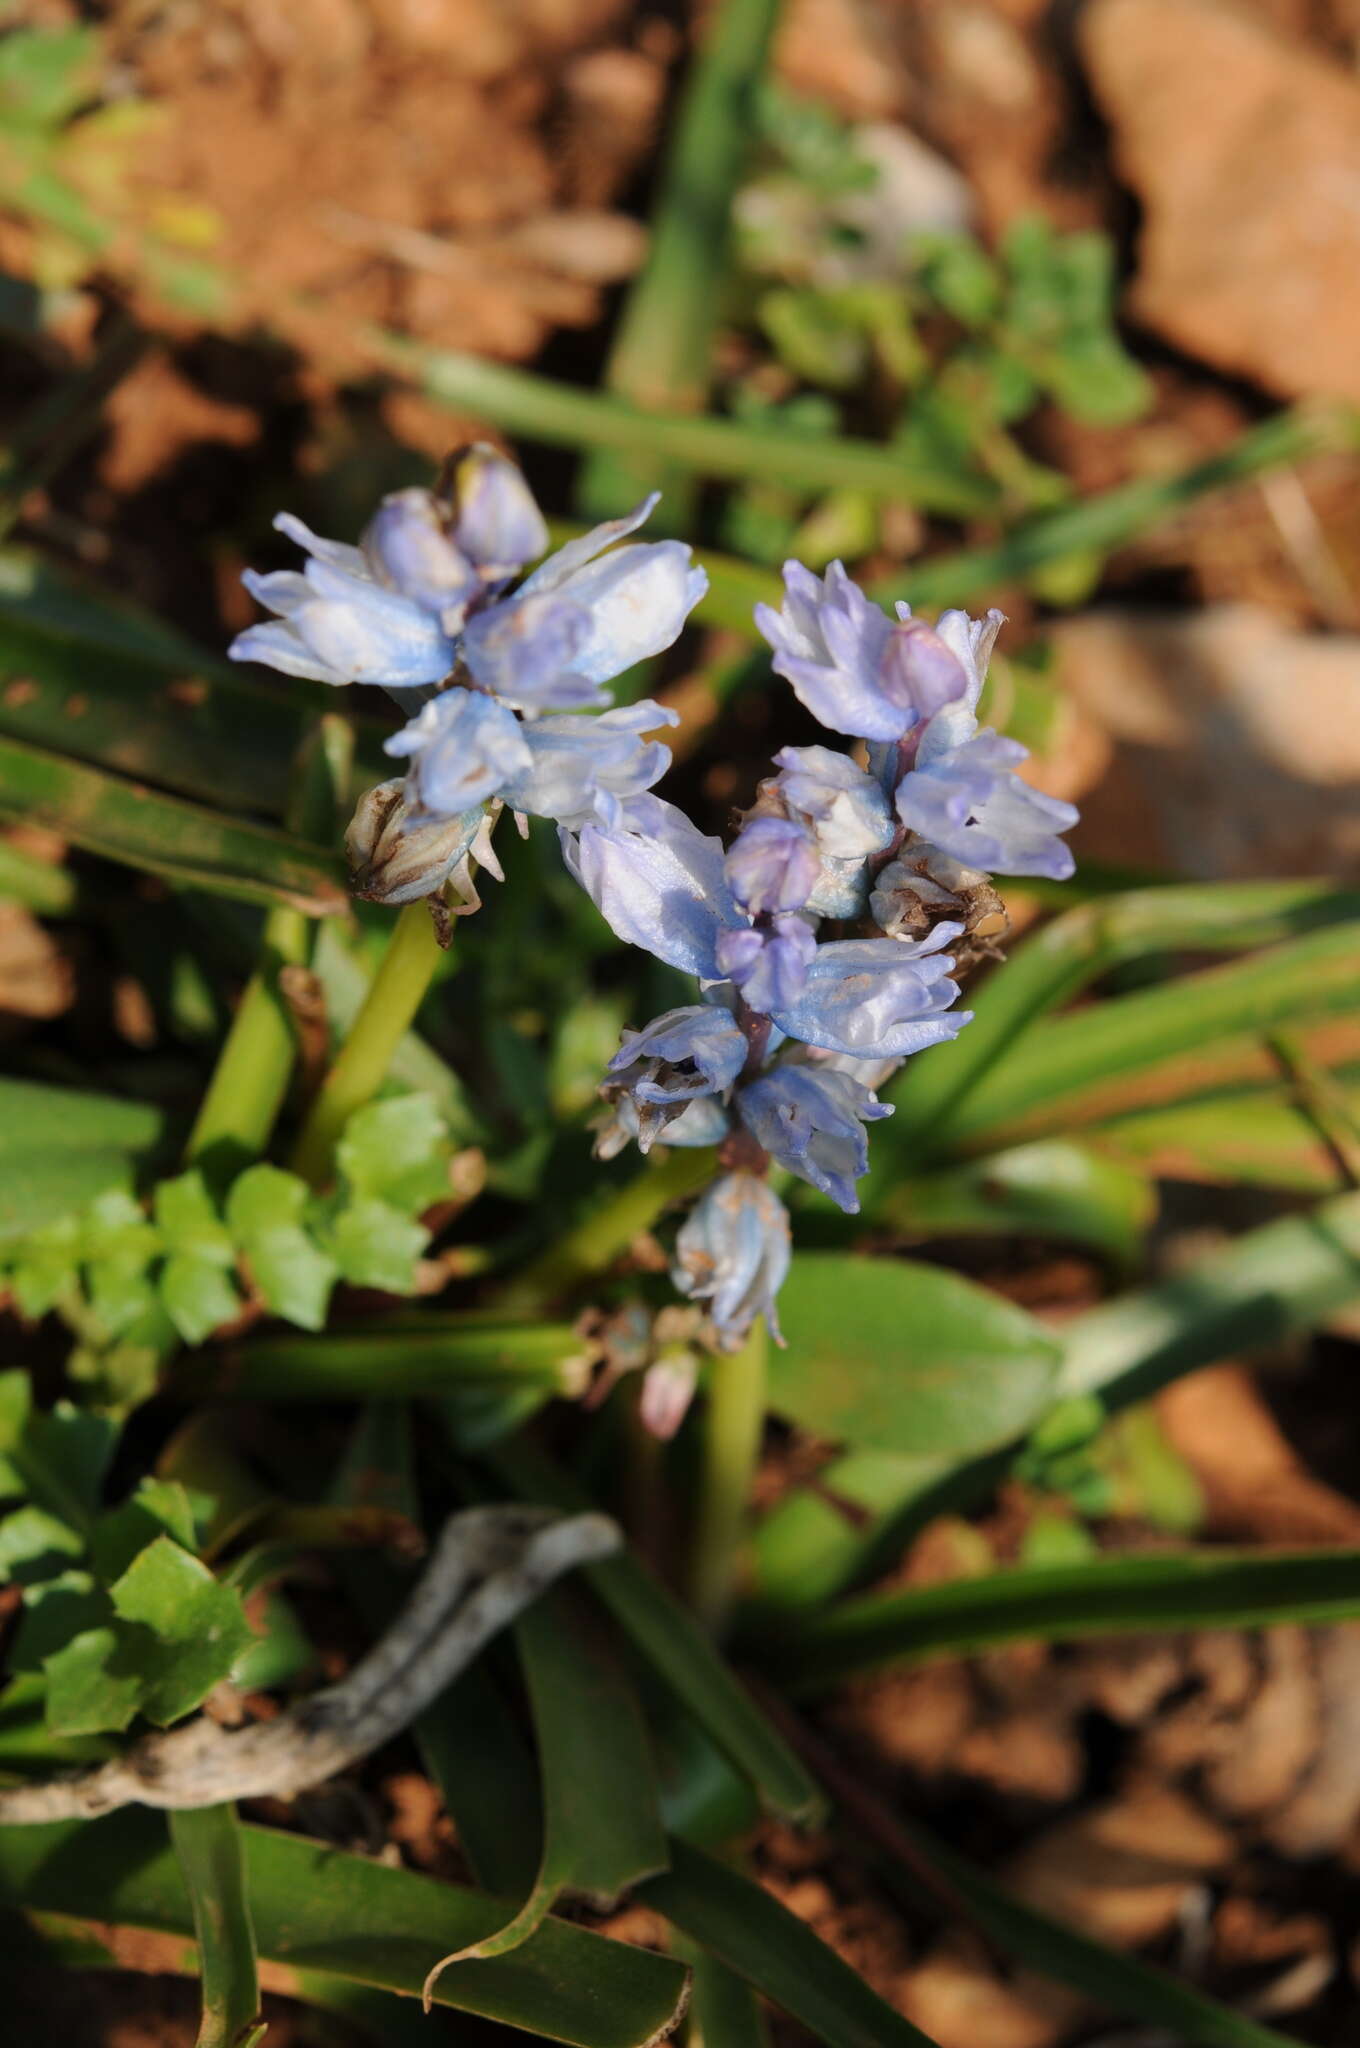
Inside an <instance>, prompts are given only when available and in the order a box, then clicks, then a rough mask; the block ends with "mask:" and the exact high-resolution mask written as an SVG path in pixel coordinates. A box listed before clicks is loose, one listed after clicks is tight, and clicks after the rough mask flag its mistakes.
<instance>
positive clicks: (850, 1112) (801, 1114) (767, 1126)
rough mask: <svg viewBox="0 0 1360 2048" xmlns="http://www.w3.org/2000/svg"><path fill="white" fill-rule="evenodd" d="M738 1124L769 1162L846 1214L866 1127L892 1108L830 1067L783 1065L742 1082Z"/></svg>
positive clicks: (861, 1166) (862, 1164)
mask: <svg viewBox="0 0 1360 2048" xmlns="http://www.w3.org/2000/svg"><path fill="white" fill-rule="evenodd" d="M737 1108H738V1111H739V1113H740V1115H741V1120H742V1122H743V1123H744V1124H745V1125H746V1128H747V1129H748V1130H749V1131H750V1133H751V1135H752V1137H753V1138H754V1139H755V1140H756V1143H757V1144H758V1145H760V1146H761V1147H762V1149H763V1150H764V1151H766V1152H768V1153H769V1155H770V1157H771V1158H772V1159H773V1160H775V1162H776V1163H777V1164H778V1165H780V1166H783V1167H787V1168H788V1170H789V1172H790V1173H796V1174H797V1175H798V1176H799V1177H800V1179H802V1180H805V1181H808V1182H809V1183H810V1184H811V1186H813V1187H814V1188H820V1189H821V1191H822V1193H823V1194H824V1195H829V1196H830V1197H831V1199H832V1201H833V1202H835V1203H837V1204H838V1205H839V1207H840V1208H842V1209H844V1210H845V1212H846V1214H847V1215H849V1216H854V1215H857V1214H858V1212H859V1198H858V1196H857V1195H856V1193H855V1182H856V1181H857V1180H858V1179H859V1177H860V1175H861V1174H863V1173H867V1172H868V1170H869V1141H868V1137H867V1135H866V1133H865V1130H864V1126H865V1124H866V1123H873V1122H876V1121H877V1120H878V1118H879V1117H885V1116H891V1115H892V1105H891V1104H890V1103H887V1102H880V1101H879V1100H878V1098H877V1097H876V1096H875V1095H874V1094H873V1093H872V1091H871V1090H870V1089H868V1088H866V1087H864V1086H863V1085H862V1083H861V1082H859V1081H857V1080H854V1079H853V1078H852V1077H851V1076H850V1075H849V1074H843V1073H838V1072H836V1071H835V1069H834V1068H828V1067H820V1066H817V1067H814V1066H794V1065H785V1066H781V1067H776V1068H775V1069H774V1071H773V1072H772V1073H769V1074H766V1075H764V1076H763V1078H761V1079H760V1080H757V1081H751V1082H748V1083H747V1085H746V1086H745V1087H744V1088H742V1089H741V1091H740V1092H739V1094H738V1097H737Z"/></svg>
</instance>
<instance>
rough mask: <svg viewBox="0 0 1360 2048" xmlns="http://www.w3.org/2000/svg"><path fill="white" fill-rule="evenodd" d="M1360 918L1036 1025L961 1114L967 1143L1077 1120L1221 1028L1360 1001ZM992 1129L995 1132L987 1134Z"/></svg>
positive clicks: (1227, 1030)
mask: <svg viewBox="0 0 1360 2048" xmlns="http://www.w3.org/2000/svg"><path fill="white" fill-rule="evenodd" d="M1356 933H1357V927H1356V923H1355V921H1354V919H1352V920H1351V921H1350V922H1348V923H1347V924H1343V925H1339V926H1334V927H1331V928H1329V929H1324V930H1322V931H1315V932H1309V933H1307V934H1306V935H1305V936H1304V937H1302V938H1298V939H1293V940H1290V941H1289V942H1288V943H1287V944H1285V945H1282V946H1271V947H1267V948H1265V949H1264V950H1263V951H1261V952H1259V953H1255V954H1253V955H1252V956H1251V957H1250V958H1249V959H1246V960H1236V961H1232V962H1231V963H1229V964H1228V965H1226V966H1223V967H1211V968H1206V969H1204V970H1203V971H1202V972H1200V973H1198V974H1190V975H1183V976H1180V977H1179V978H1177V979H1174V980H1172V981H1168V982H1163V983H1161V984H1160V985H1159V986H1158V987H1156V988H1149V989H1141V990H1139V991H1138V992H1137V993H1136V994H1134V995H1125V996H1116V997H1112V998H1108V999H1107V1000H1106V1001H1104V1002H1102V1003H1094V1004H1091V1005H1090V1006H1089V1007H1087V1008H1086V1009H1083V1010H1080V1011H1078V1012H1077V1013H1076V1014H1075V1015H1073V1016H1070V1017H1061V1018H1057V1019H1054V1020H1052V1021H1050V1023H1049V1024H1048V1025H1047V1027H1046V1028H1045V1029H1044V1030H1043V1031H1042V1032H1034V1033H1030V1034H1027V1035H1026V1036H1025V1037H1024V1038H1023V1039H1021V1040H1020V1041H1018V1042H1017V1043H1016V1044H1015V1045H1014V1046H1013V1047H1012V1048H1011V1050H1010V1051H1009V1052H1008V1053H1007V1054H1006V1056H1005V1057H1004V1058H1002V1059H999V1060H998V1061H997V1062H996V1063H995V1065H993V1066H992V1068H991V1069H990V1071H989V1072H988V1073H987V1074H986V1075H985V1077H983V1078H982V1079H980V1080H979V1082H978V1084H977V1086H976V1087H975V1088H974V1089H973V1090H972V1092H971V1094H970V1095H969V1097H968V1099H967V1100H966V1101H964V1102H962V1103H960V1105H959V1107H958V1109H957V1111H956V1112H955V1114H954V1116H953V1117H952V1119H951V1122H950V1126H949V1133H950V1139H951V1142H952V1143H954V1144H955V1145H962V1146H967V1147H969V1148H970V1149H973V1150H976V1149H977V1147H978V1145H979V1142H986V1143H988V1144H991V1143H993V1142H994V1141H995V1134H996V1133H997V1132H998V1131H1001V1130H1007V1131H1009V1130H1012V1129H1013V1130H1014V1131H1016V1133H1017V1134H1019V1135H1036V1136H1037V1135H1041V1134H1042V1133H1043V1132H1045V1131H1048V1130H1053V1129H1059V1128H1061V1129H1063V1130H1070V1128H1071V1125H1072V1123H1073V1121H1082V1120H1085V1121H1090V1120H1091V1119H1092V1117H1099V1116H1100V1115H1101V1114H1102V1113H1108V1109H1109V1108H1110V1106H1111V1105H1112V1100H1113V1101H1115V1102H1117V1084H1118V1083H1119V1082H1120V1081H1121V1080H1126V1079H1127V1078H1128V1077H1129V1076H1131V1075H1139V1076H1141V1075H1145V1074H1147V1073H1149V1072H1151V1071H1153V1070H1155V1069H1156V1068H1158V1067H1161V1066H1164V1065H1165V1064H1166V1063H1167V1062H1169V1061H1170V1060H1171V1059H1172V1058H1173V1057H1174V1056H1175V1055H1177V1054H1181V1053H1189V1052H1199V1051H1201V1050H1202V1049H1203V1048H1204V1047H1205V1046H1207V1045H1210V1044H1212V1043H1213V1041H1214V1040H1216V1039H1219V1038H1225V1039H1228V1038H1233V1037H1240V1036H1242V1035H1244V1034H1247V1035H1250V1036H1252V1037H1260V1036H1261V1035H1262V1034H1263V1033H1264V1032H1266V1031H1268V1030H1270V1029H1272V1028H1273V1027H1275V1026H1276V1025H1279V1024H1284V1023H1288V1022H1291V1021H1294V1020H1303V1019H1311V1018H1320V1017H1326V1016H1335V1015H1338V1014H1347V1013H1351V1014H1353V1013H1354V1012H1355V1011H1356V1010H1357V1009H1358V1008H1360V946H1357V943H1356ZM984 1133H986V1134H987V1136H986V1138H985V1140H984V1139H983V1138H982V1134H984Z"/></svg>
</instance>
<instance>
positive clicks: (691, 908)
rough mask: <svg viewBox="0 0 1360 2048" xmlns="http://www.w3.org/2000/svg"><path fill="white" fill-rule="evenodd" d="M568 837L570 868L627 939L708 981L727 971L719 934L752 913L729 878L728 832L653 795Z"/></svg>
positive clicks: (565, 852) (565, 855) (565, 847)
mask: <svg viewBox="0 0 1360 2048" xmlns="http://www.w3.org/2000/svg"><path fill="white" fill-rule="evenodd" d="M561 839H562V855H563V858H564V860H565V861H566V864H567V868H568V870H569V872H570V873H571V875H572V876H573V877H574V879H575V880H576V881H578V882H579V883H580V885H581V887H582V888H583V889H584V890H585V892H586V894H587V896H589V898H590V900H591V902H592V903H594V905H595V907H596V908H597V910H599V911H600V913H601V915H602V916H603V917H604V919H605V922H606V923H607V924H608V925H610V926H611V928H612V929H613V930H614V932H615V933H616V934H617V935H618V937H619V938H621V939H622V940H623V941H624V943H625V944H626V945H629V946H640V947H641V948H642V950H643V952H644V953H652V954H654V955H655V956H656V958H657V959H658V960H665V961H666V962H668V964H669V965H670V966H672V967H678V968H680V969H681V971H682V972H683V973H685V974H693V975H697V976H698V978H699V980H700V981H722V980H725V979H726V976H725V975H724V972H723V970H722V968H721V967H720V966H719V964H718V952H717V946H718V935H719V933H720V932H722V931H724V930H729V929H738V928H740V929H744V928H746V926H747V922H748V921H747V919H746V918H745V917H744V916H743V915H742V913H741V911H740V910H739V909H738V907H737V904H736V902H735V900H734V899H733V896H732V891H731V889H730V888H729V886H728V882H727V873H726V868H725V864H724V860H723V848H722V841H721V840H720V839H713V838H710V837H709V836H708V835H707V834H706V833H703V832H701V831H700V830H699V828H698V826H697V825H692V824H691V823H690V821H689V819H688V818H687V817H686V816H685V814H684V812H683V811H678V810H677V809H676V808H675V805H674V804H668V803H665V802H664V801H663V800H662V799H661V798H660V797H657V796H651V795H646V796H640V797H634V798H633V799H632V800H631V801H630V802H629V803H627V804H626V805H625V806H624V815H623V821H622V824H621V826H620V827H619V828H618V829H616V830H613V831H604V830H602V829H601V828H600V827H599V826H597V825H585V826H583V827H582V829H581V830H580V832H579V833H571V832H567V831H565V830H564V831H563V832H562V834H561Z"/></svg>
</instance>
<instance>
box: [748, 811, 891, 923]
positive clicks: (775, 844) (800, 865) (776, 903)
mask: <svg viewBox="0 0 1360 2048" xmlns="http://www.w3.org/2000/svg"><path fill="white" fill-rule="evenodd" d="M866 779H867V778H866ZM821 866H822V864H821V861H820V859H819V858H818V854H817V842H816V841H815V840H814V838H813V837H812V834H811V833H810V832H809V831H808V830H807V829H806V827H805V826H803V825H800V824H798V823H797V821H796V820H794V819H792V818H776V817H763V818H762V817H756V818H751V819H749V820H748V821H747V823H746V824H745V825H743V826H742V828H741V831H740V832H739V833H738V834H737V836H736V838H735V839H734V840H733V842H732V844H731V846H730V847H729V848H728V853H727V880H728V883H729V884H730V886H731V890H732V894H733V895H734V896H735V897H736V899H737V901H738V903H740V904H741V906H742V908H743V909H744V910H749V911H750V912H751V914H752V916H753V917H754V916H758V915H759V914H760V913H761V912H762V911H780V910H801V909H802V907H803V905H804V904H805V903H806V902H807V900H808V897H809V896H810V895H811V894H812V891H813V890H814V889H815V887H816V886H817V877H818V876H819V874H820V873H821Z"/></svg>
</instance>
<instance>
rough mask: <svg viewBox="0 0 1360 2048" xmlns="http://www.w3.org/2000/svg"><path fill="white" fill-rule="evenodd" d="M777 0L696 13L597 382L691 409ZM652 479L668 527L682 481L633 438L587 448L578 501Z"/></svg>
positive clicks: (697, 408)
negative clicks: (634, 257)
mask: <svg viewBox="0 0 1360 2048" xmlns="http://www.w3.org/2000/svg"><path fill="white" fill-rule="evenodd" d="M778 13H779V0H723V4H722V5H721V6H720V7H719V8H718V9H717V11H716V14H715V15H714V16H713V17H711V18H710V19H709V20H708V21H707V22H706V24H705V28H704V34H703V41H702V43H701V45H700V48H699V52H698V54H697V56H696V57H695V59H694V62H693V65H692V67H691V70H690V75H689V77H688V79H687V80H686V82H685V87H684V90H683V92H682V94H681V96H680V101H679V104H678V106H677V108H676V111H675V116H674V119H673V120H672V122H671V124H670V142H669V147H668V151H667V155H666V161H665V164H664V167H663V169H662V172H661V182H660V190H659V193H658V196H657V201H656V205H655V207H654V209H653V212H652V222H651V236H650V240H649V245H648V251H647V260H646V262H645V264H644V265H643V268H642V270H641V272H640V274H639V275H638V277H637V279H636V280H635V281H634V283H633V285H632V287H631V289H630V290H629V292H628V295H627V298H626V299H625V301H624V307H623V311H622V313H621V315H620V317H619V322H618V326H617V328H616V330H615V334H614V340H613V344H612V346H611V348H610V352H609V359H608V362H607V363H606V365H605V372H604V377H603V380H602V382H603V385H604V388H605V390H607V391H611V392H613V393H614V394H615V395H616V396H617V397H619V398H623V399H627V400H628V401H630V402H631V403H632V404H634V405H639V406H647V407H653V408H655V409H656V410H657V411H660V412H682V413H697V412H701V411H702V409H703V406H704V402H705V400H706V398H707V395H708V385H709V372H710V357H711V353H712V345H713V335H714V331H715V329H716V326H717V322H718V318H719V314H720V311H721V306H722V281H723V275H724V272H725V269H726V259H727V250H728V241H729V234H730V222H731V211H732V197H733V194H734V192H735V190H736V186H737V180H738V178H739V177H740V175H741V171H742V166H743V163H744V161H745V157H746V152H747V149H748V147H749V141H750V134H751V121H752V96H753V93H754V90H755V87H756V85H757V83H758V81H759V78H760V75H761V72H762V71H763V69H764V66H765V60H766V55H767V53H768V50H769V46H770V40H771V37H772V35H773V33H774V26H775V21H776V19H777V17H778ZM655 488H664V490H665V497H664V500H663V503H662V506H661V518H662V520H663V521H664V523H665V528H666V530H667V531H669V532H671V533H676V532H682V531H685V530H687V529H688V527H689V525H690V523H691V522H690V518H689V513H690V511H691V509H692V486H689V485H687V484H686V483H678V484H677V483H676V481H675V480H674V479H672V478H669V477H668V475H667V471H666V469H665V467H664V465H661V464H659V463H657V462H656V461H655V460H654V459H653V458H652V457H651V455H650V451H648V450H647V449H646V446H645V444H644V445H643V447H642V448H641V449H639V450H637V451H635V452H634V453H633V454H632V455H631V456H630V457H628V458H623V457H610V456H602V455H596V456H594V457H592V458H591V459H590V460H589V461H588V462H587V463H586V465H585V467H584V470H583V474H582V479H581V483H580V486H579V488H578V500H579V502H580V505H581V507H582V509H583V510H584V511H586V512H588V513H590V514H593V515H595V516H597V517H601V518H603V517H606V516H608V515H610V514H614V513H618V512H622V511H625V510H626V509H627V507H628V506H629V505H632V504H635V503H636V502H637V500H638V499H639V498H641V497H642V496H643V495H644V494H645V493H646V492H647V491H649V490H652V489H655Z"/></svg>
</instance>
